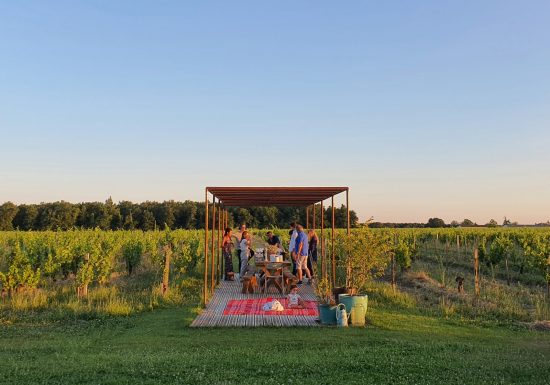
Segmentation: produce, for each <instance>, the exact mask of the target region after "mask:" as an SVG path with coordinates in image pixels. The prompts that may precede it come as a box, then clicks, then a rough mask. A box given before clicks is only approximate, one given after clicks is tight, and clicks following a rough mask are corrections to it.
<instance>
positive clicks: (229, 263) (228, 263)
mask: <svg viewBox="0 0 550 385" xmlns="http://www.w3.org/2000/svg"><path fill="white" fill-rule="evenodd" d="M223 261H224V263H225V269H224V272H225V279H227V276H228V275H227V273H232V272H233V256H232V255H231V253H228V252H227V251H224V252H223Z"/></svg>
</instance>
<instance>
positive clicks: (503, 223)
mask: <svg viewBox="0 0 550 385" xmlns="http://www.w3.org/2000/svg"><path fill="white" fill-rule="evenodd" d="M511 224H512V222H511V221H510V220H509V219H508V218H506V217H504V221H502V226H510V225H511Z"/></svg>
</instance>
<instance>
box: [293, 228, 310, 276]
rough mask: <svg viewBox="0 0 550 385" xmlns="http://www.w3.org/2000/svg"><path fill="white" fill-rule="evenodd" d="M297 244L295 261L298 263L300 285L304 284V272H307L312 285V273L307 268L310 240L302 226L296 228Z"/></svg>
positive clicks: (295, 246)
mask: <svg viewBox="0 0 550 385" xmlns="http://www.w3.org/2000/svg"><path fill="white" fill-rule="evenodd" d="M296 232H297V233H298V236H297V237H296V242H295V245H294V260H295V261H296V270H297V273H298V285H301V284H302V278H303V271H305V273H306V276H307V278H308V283H310V284H311V272H310V271H309V269H308V268H307V259H308V239H307V234H306V233H305V232H304V227H303V226H302V225H297V226H296Z"/></svg>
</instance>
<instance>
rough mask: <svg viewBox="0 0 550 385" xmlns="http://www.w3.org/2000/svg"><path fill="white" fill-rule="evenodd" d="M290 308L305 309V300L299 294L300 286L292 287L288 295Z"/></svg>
mask: <svg viewBox="0 0 550 385" xmlns="http://www.w3.org/2000/svg"><path fill="white" fill-rule="evenodd" d="M287 299H288V308H289V309H303V308H304V307H305V303H304V300H303V299H302V297H300V294H298V286H296V285H292V286H290V293H289V294H288V297H287Z"/></svg>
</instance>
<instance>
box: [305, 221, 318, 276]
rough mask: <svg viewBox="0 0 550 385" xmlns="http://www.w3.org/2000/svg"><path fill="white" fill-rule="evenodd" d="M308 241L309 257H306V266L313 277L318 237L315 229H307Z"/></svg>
mask: <svg viewBox="0 0 550 385" xmlns="http://www.w3.org/2000/svg"><path fill="white" fill-rule="evenodd" d="M308 242H309V244H308V248H309V258H308V259H307V267H308V269H309V270H310V272H311V276H312V277H313V276H314V275H315V270H314V269H313V266H314V265H315V266H317V245H318V244H319V237H318V236H317V233H316V232H315V230H309V233H308ZM312 279H313V278H312Z"/></svg>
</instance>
